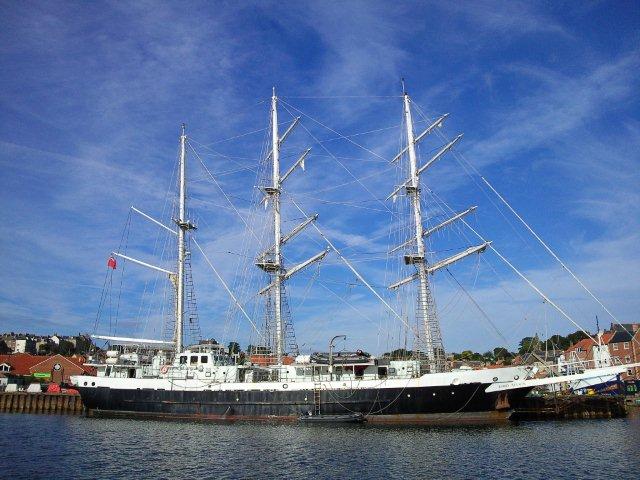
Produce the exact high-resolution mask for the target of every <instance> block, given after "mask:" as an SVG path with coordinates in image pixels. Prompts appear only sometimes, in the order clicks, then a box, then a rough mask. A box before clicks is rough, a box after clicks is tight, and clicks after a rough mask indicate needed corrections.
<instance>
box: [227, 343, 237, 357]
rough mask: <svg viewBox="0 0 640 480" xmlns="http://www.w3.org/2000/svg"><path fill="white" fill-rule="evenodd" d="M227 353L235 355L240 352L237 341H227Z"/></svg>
mask: <svg viewBox="0 0 640 480" xmlns="http://www.w3.org/2000/svg"><path fill="white" fill-rule="evenodd" d="M228 351H229V355H235V354H236V353H240V344H239V343H238V342H229V347H228Z"/></svg>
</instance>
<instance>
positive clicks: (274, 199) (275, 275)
mask: <svg viewBox="0 0 640 480" xmlns="http://www.w3.org/2000/svg"><path fill="white" fill-rule="evenodd" d="M299 121H300V117H297V118H295V119H294V121H293V123H292V124H291V125H290V126H289V127H288V128H287V130H286V131H285V132H284V134H282V136H280V134H279V131H278V97H277V96H276V90H275V87H274V89H273V94H272V97H271V150H270V153H269V156H270V158H271V163H272V176H271V185H269V186H265V187H262V191H263V192H264V194H265V198H264V202H265V203H266V204H268V203H269V202H270V203H271V210H272V215H273V218H272V221H273V232H274V236H273V245H272V246H271V247H270V248H268V249H267V250H265V251H264V252H262V253H261V254H260V255H259V256H258V259H257V261H256V265H257V266H258V267H259V268H260V269H262V270H264V271H265V272H267V273H269V274H270V276H271V283H270V284H269V285H267V286H266V287H264V288H263V289H262V290H260V292H259V293H260V294H267V295H271V296H272V298H273V316H274V323H275V335H274V336H275V360H276V362H277V364H278V365H282V363H283V359H284V356H285V333H286V332H285V328H286V325H285V323H284V319H283V300H284V296H285V291H284V282H285V281H286V280H287V279H288V278H290V277H291V276H293V275H294V274H295V273H297V272H299V271H300V270H302V269H304V268H306V267H307V266H309V265H311V264H312V263H315V262H317V261H319V260H321V259H322V258H324V256H325V255H326V254H327V251H326V250H324V251H322V252H320V253H318V254H316V255H314V256H313V257H311V258H309V259H308V260H305V261H304V262H302V263H300V264H298V265H296V266H295V267H292V268H290V269H288V270H287V269H285V268H284V264H283V259H282V246H283V245H284V244H285V243H286V242H288V241H289V240H291V239H292V238H293V237H295V236H296V235H297V234H298V233H300V232H301V231H302V230H303V229H304V228H305V227H306V226H307V225H309V224H310V223H311V222H313V221H315V220H316V219H317V218H318V215H317V214H315V215H312V216H310V217H309V218H307V219H305V220H304V221H303V222H302V223H301V224H300V225H298V226H296V227H295V228H294V229H293V230H292V231H291V232H289V233H288V234H286V235H284V236H283V235H282V219H281V204H282V202H281V193H282V185H283V183H284V181H285V180H286V179H287V178H288V177H289V175H291V174H292V173H293V171H294V170H295V169H296V168H298V167H300V168H302V169H303V170H304V162H305V159H306V158H307V156H308V155H309V152H310V151H311V149H307V150H305V151H304V152H303V153H302V155H301V156H300V157H299V158H298V160H296V162H295V163H294V164H293V165H292V166H291V167H290V168H289V169H288V170H287V171H286V172H285V173H284V174H281V173H280V147H281V145H282V143H283V142H284V140H285V139H286V138H287V137H288V136H289V134H290V133H291V132H292V131H293V129H294V128H295V127H296V125H297V124H298V122H299ZM267 337H269V336H268V335H267Z"/></svg>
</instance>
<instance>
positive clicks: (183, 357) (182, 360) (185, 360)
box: [180, 355, 187, 365]
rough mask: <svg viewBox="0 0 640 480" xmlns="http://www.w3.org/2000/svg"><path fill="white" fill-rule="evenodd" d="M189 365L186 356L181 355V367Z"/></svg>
mask: <svg viewBox="0 0 640 480" xmlns="http://www.w3.org/2000/svg"><path fill="white" fill-rule="evenodd" d="M186 363H187V356H186V355H180V365H184V364H186Z"/></svg>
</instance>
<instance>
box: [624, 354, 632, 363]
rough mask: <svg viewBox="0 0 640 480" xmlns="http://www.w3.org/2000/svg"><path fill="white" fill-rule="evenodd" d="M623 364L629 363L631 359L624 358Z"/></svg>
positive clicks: (628, 357)
mask: <svg viewBox="0 0 640 480" xmlns="http://www.w3.org/2000/svg"><path fill="white" fill-rule="evenodd" d="M624 363H631V357H630V356H629V355H627V356H626V357H624Z"/></svg>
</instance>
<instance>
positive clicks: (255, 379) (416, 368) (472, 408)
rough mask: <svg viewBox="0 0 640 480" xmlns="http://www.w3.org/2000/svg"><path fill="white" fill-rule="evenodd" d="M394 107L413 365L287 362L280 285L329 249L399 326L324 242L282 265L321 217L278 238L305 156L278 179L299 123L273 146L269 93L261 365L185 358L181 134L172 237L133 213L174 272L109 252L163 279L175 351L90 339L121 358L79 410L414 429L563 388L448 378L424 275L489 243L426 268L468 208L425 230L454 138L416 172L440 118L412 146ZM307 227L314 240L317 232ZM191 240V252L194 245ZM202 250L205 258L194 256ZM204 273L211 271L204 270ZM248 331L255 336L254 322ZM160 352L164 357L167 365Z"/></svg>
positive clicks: (524, 378)
mask: <svg viewBox="0 0 640 480" xmlns="http://www.w3.org/2000/svg"><path fill="white" fill-rule="evenodd" d="M403 104H404V121H405V126H406V140H407V145H406V147H405V148H403V149H402V150H401V151H400V152H399V153H398V155H396V156H395V157H394V158H393V159H392V161H391V162H392V163H395V162H397V161H399V160H401V159H405V160H406V165H407V166H408V168H407V172H406V173H407V175H408V177H407V178H406V180H405V181H404V182H403V183H402V184H401V185H399V186H397V187H396V188H395V190H394V191H393V192H392V193H391V194H390V195H389V197H388V199H393V201H396V198H397V197H398V196H399V195H406V196H407V197H408V201H409V203H410V207H411V214H412V215H411V220H410V223H411V232H412V235H411V236H410V238H409V239H407V240H406V241H404V243H402V244H400V245H398V246H396V247H394V248H393V249H392V250H391V251H390V253H394V252H397V251H401V250H402V251H403V252H404V254H403V257H402V258H403V263H404V264H405V265H406V266H407V267H409V268H411V269H412V270H413V271H412V272H411V274H410V275H409V276H408V277H406V278H403V279H401V280H398V281H397V282H395V283H393V284H392V285H389V289H391V290H395V289H398V288H400V287H402V286H403V285H405V284H408V283H410V282H414V281H416V282H417V299H416V309H415V320H414V322H412V323H411V324H409V323H406V324H405V326H406V327H407V328H410V329H411V330H412V331H413V334H414V338H415V340H414V348H413V355H412V356H411V358H402V359H388V358H381V359H377V358H375V357H372V356H370V355H368V354H365V353H364V352H361V351H358V352H354V353H352V354H344V353H341V354H339V355H333V352H332V342H330V347H329V350H330V352H329V354H328V355H326V354H314V355H310V356H308V355H307V356H305V355H298V356H296V357H295V358H292V357H291V356H289V355H288V354H292V353H293V354H294V355H297V353H298V352H291V351H289V352H287V351H286V349H287V346H286V341H285V336H286V331H287V321H288V319H287V318H285V315H284V312H283V304H284V303H285V296H286V289H285V284H286V282H287V280H288V279H289V278H291V277H292V276H293V275H295V274H296V273H298V272H300V271H301V270H303V269H304V268H306V267H308V266H309V265H312V264H313V263H315V262H318V261H320V260H322V259H323V258H324V257H325V256H326V255H327V254H328V252H329V251H330V250H334V251H335V252H336V254H337V255H338V256H339V257H340V258H341V260H343V261H345V263H347V266H349V268H350V269H351V270H352V271H353V272H354V273H355V274H356V276H357V277H358V278H359V279H362V280H363V283H364V284H365V285H367V286H368V287H369V288H370V289H371V291H372V293H373V294H374V295H375V296H376V297H378V299H380V300H381V301H382V303H383V304H384V305H385V307H386V308H388V309H389V310H391V312H392V313H393V314H394V315H395V316H396V317H397V318H399V319H401V317H400V316H399V315H398V314H397V313H396V312H395V311H394V310H393V309H392V307H390V305H389V304H388V303H387V302H385V301H384V300H383V299H382V297H380V295H379V294H378V293H377V292H375V291H374V289H372V288H371V287H370V285H369V284H368V283H367V282H366V281H364V279H363V278H362V276H361V275H360V274H359V273H358V272H357V270H355V268H353V266H351V265H350V264H349V263H348V262H347V261H346V259H345V258H344V257H343V256H342V255H341V254H340V252H339V251H338V250H337V249H336V248H335V246H334V245H333V244H332V243H331V242H330V240H328V239H327V238H326V236H324V235H322V236H323V238H324V239H325V240H326V241H327V243H328V245H329V248H327V249H325V250H322V251H321V252H319V253H317V254H315V255H313V256H312V257H310V258H308V259H307V260H305V261H303V262H301V263H299V264H298V265H295V266H293V267H289V268H286V266H285V265H284V262H283V255H282V248H283V246H284V245H285V244H286V243H287V242H288V241H290V240H291V239H293V238H294V237H295V236H296V235H297V234H299V233H300V232H301V231H302V230H303V229H304V228H306V227H307V226H309V225H311V224H313V223H314V222H315V220H316V219H317V218H318V215H317V214H314V215H310V216H306V218H305V219H304V220H303V221H302V223H300V224H299V225H297V226H296V227H295V228H294V229H293V230H291V231H290V232H288V233H286V234H284V235H283V233H282V221H281V208H282V197H281V194H282V191H283V190H282V186H283V184H284V182H285V181H286V180H287V178H288V177H289V176H290V175H291V174H292V173H293V172H294V171H295V170H296V169H298V167H300V168H302V169H304V162H305V159H306V158H307V156H308V155H309V152H310V149H307V150H305V151H304V152H303V153H302V154H301V155H300V156H299V158H298V159H297V160H296V161H295V162H294V163H293V164H292V165H291V166H290V167H289V169H288V170H286V171H285V173H284V174H282V173H281V164H280V149H281V145H282V144H283V142H284V141H285V140H286V139H287V137H288V136H289V135H290V134H291V132H292V131H293V130H294V128H295V127H296V125H297V124H298V123H299V120H300V117H298V118H296V119H295V120H294V121H293V123H292V124H291V125H290V126H289V127H288V128H287V130H286V131H285V132H284V134H282V136H280V134H279V131H278V98H277V96H276V94H275V89H274V92H273V95H272V98H271V115H270V117H271V148H270V150H269V154H268V159H270V163H271V176H270V182H269V183H268V185H263V186H262V187H261V190H262V192H263V193H264V198H263V201H264V202H265V206H266V207H268V206H269V205H270V208H271V214H272V220H273V243H272V244H271V245H270V246H269V247H267V248H266V249H265V250H264V251H262V252H261V253H260V254H259V255H258V257H257V259H256V262H255V263H256V266H257V267H258V268H260V269H261V270H262V271H264V272H265V273H266V274H267V275H268V283H267V285H266V286H265V287H264V288H262V289H261V290H260V292H259V293H260V294H261V295H262V296H263V298H264V300H265V304H266V309H265V315H266V317H267V318H268V319H269V318H272V319H273V321H272V322H271V321H265V331H264V332H263V334H262V335H261V337H262V339H263V340H262V341H263V343H264V344H263V345H261V346H260V347H261V350H260V351H261V352H262V353H264V354H265V357H266V361H264V362H260V363H258V364H255V363H253V362H245V363H242V364H240V363H238V362H236V359H235V358H233V356H232V355H231V353H232V352H225V349H224V347H222V346H220V345H207V344H199V345H193V346H191V347H188V348H184V341H183V339H184V332H183V326H184V321H185V287H186V285H185V263H186V257H187V256H188V255H189V253H188V252H187V251H186V245H187V241H186V236H187V235H188V234H189V232H190V231H191V230H193V229H195V228H196V227H195V226H194V224H193V223H192V222H190V221H189V220H188V219H187V213H186V199H187V191H186V145H187V137H186V133H185V127H184V125H183V127H182V131H181V135H180V161H179V178H178V182H179V189H178V190H179V192H178V194H179V201H178V214H177V218H176V219H175V223H176V225H177V227H178V228H177V230H175V229H174V228H170V227H168V226H166V225H164V224H162V223H161V222H159V221H157V220H155V219H153V218H152V217H150V216H148V215H146V214H144V213H142V212H140V211H139V210H137V209H135V210H136V211H137V212H138V213H140V214H142V215H143V216H144V217H146V218H147V219H148V220H151V221H152V222H154V223H156V224H157V225H159V226H160V227H162V228H164V229H166V230H169V231H170V232H171V233H172V234H174V235H176V236H177V259H178V261H177V269H176V271H175V272H173V271H169V270H166V269H163V268H161V267H157V266H154V265H150V264H148V263H146V262H142V261H140V260H136V259H134V258H131V257H128V256H126V255H123V254H120V253H114V255H116V256H120V257H122V258H124V259H127V260H130V261H132V262H134V263H137V264H139V265H142V266H145V267H148V268H152V269H154V270H157V271H160V272H163V273H165V274H168V276H169V279H170V281H171V283H172V284H173V285H174V287H175V293H176V296H175V326H174V331H173V341H172V342H170V343H168V342H161V341H157V340H141V339H137V340H136V339H128V338H122V337H104V336H102V337H99V336H96V337H97V338H102V339H105V340H108V341H109V342H111V344H112V345H119V348H118V349H115V350H110V351H108V352H107V358H106V361H105V362H104V363H99V364H95V366H96V367H97V369H98V376H97V377H88V376H78V377H74V379H73V381H74V383H75V385H76V386H77V387H78V388H79V389H80V392H81V395H82V396H83V400H84V401H85V404H86V405H87V406H88V407H89V408H90V409H93V410H102V411H112V412H122V411H127V412H137V413H143V414H153V415H156V414H162V415H164V414H167V415H187V416H192V415H196V416H207V417H211V418H218V417H221V418H230V417H234V418H235V417H238V418H270V417H282V418H295V417H297V416H299V415H304V414H315V415H318V414H321V413H326V414H345V413H357V414H360V415H366V416H369V417H371V418H375V419H377V420H378V421H403V420H408V421H412V422H415V421H422V420H425V419H426V418H427V417H428V416H430V415H433V414H441V413H447V414H456V415H457V414H460V413H469V414H471V413H473V414H478V413H483V414H484V413H490V414H491V413H492V412H493V413H495V412H505V411H507V410H508V409H509V408H511V406H512V405H513V403H514V402H517V400H518V399H519V398H522V397H523V396H524V395H526V394H527V393H528V392H529V391H530V390H531V389H532V388H533V387H534V386H536V385H543V384H548V383H560V382H564V381H567V378H565V379H560V380H558V379H553V378H552V379H534V378H533V377H534V376H535V375H536V373H537V368H532V367H530V366H521V367H509V368H500V369H491V370H478V371H446V369H445V352H444V347H443V342H442V335H441V331H440V325H439V321H438V318H437V314H436V308H435V302H434V299H433V296H432V291H431V285H430V281H429V276H430V275H431V274H433V273H435V272H436V271H438V270H440V269H442V268H446V267H447V266H449V265H451V264H453V263H455V262H457V261H459V260H461V259H463V258H465V257H467V256H469V255H472V254H475V253H481V252H483V251H484V250H485V249H486V248H487V247H488V246H489V244H490V242H484V243H482V244H480V245H477V246H472V247H469V248H467V249H466V250H464V251H462V252H459V253H457V254H455V255H452V256H451V257H449V258H446V259H444V260H440V261H437V262H435V263H433V264H429V262H428V261H427V249H426V242H425V239H427V238H428V237H429V236H430V235H431V234H433V233H434V232H436V231H439V230H440V229H442V228H445V227H446V226H448V225H450V224H452V223H453V222H455V221H458V220H462V221H464V220H463V217H464V216H466V215H467V214H469V213H471V212H472V211H473V210H474V209H475V207H471V208H468V209H467V210H465V211H463V212H459V213H456V214H454V215H453V216H452V217H450V218H448V219H446V220H445V221H443V222H441V223H440V224H438V225H436V226H434V227H431V228H425V226H424V224H423V222H424V220H423V214H422V202H421V174H422V173H424V172H425V170H426V169H427V168H429V167H430V166H431V165H433V163H434V162H436V161H437V160H438V159H440V158H441V157H442V156H443V155H444V154H445V153H447V152H448V151H449V150H451V148H452V147H453V146H454V145H455V144H456V143H457V142H458V141H459V140H460V138H461V135H459V136H458V137H456V138H455V139H454V140H452V141H450V142H448V143H447V144H445V145H444V146H443V147H441V148H440V149H439V150H438V152H437V153H436V154H435V155H434V156H433V157H431V158H430V160H428V161H427V162H426V163H425V164H423V165H421V166H420V165H419V164H418V155H417V152H416V146H417V144H418V143H419V142H420V141H422V140H423V139H424V138H426V137H427V136H428V135H430V134H431V133H432V132H434V131H435V130H436V129H437V128H438V127H440V126H441V125H442V122H443V121H444V119H445V118H446V117H447V115H443V116H441V117H440V118H438V119H437V120H436V121H435V122H433V123H432V124H430V125H429V126H428V127H427V128H426V129H425V130H424V131H423V132H421V133H420V134H419V135H417V136H416V135H415V134H414V130H413V126H414V124H413V119H412V112H411V100H410V98H409V95H408V94H407V93H406V91H405V92H403ZM314 227H315V228H316V229H317V230H318V231H319V232H320V230H319V228H318V227H317V225H314ZM192 240H193V242H194V243H195V244H196V246H197V247H198V248H199V249H200V247H199V245H198V244H197V242H195V239H192ZM200 250H201V252H202V249H200ZM203 254H204V252H203ZM207 262H208V263H209V265H210V266H212V265H211V263H210V262H209V261H208V259H207ZM212 268H213V267H212ZM214 271H215V270H214ZM216 275H218V274H217V273H216ZM218 278H219V279H220V281H221V282H222V284H223V286H224V287H225V290H226V291H227V293H229V295H230V296H231V298H232V300H233V302H234V303H235V305H236V306H238V307H239V308H240V310H241V311H242V313H243V314H244V315H245V317H246V318H247V319H248V320H249V321H251V319H250V318H249V316H248V315H247V314H246V312H245V311H244V309H243V308H242V305H241V304H240V302H239V301H238V300H237V298H236V297H235V296H234V294H233V293H232V292H231V290H230V289H229V288H228V286H227V285H226V283H225V282H224V281H223V280H222V278H221V277H220V276H219V275H218ZM401 320H402V319H401ZM403 321H404V320H403ZM251 323H252V325H253V326H255V324H254V322H251ZM327 336H329V335H327ZM334 338H335V337H334ZM127 346H133V347H134V350H135V349H139V348H140V347H144V348H146V350H147V351H148V352H150V353H149V355H148V356H147V357H145V356H144V355H138V353H130V352H125V350H126V349H127ZM169 347H172V348H171V350H172V351H173V354H172V353H171V351H170V349H169ZM249 353H250V354H251V353H252V352H249ZM250 359H251V356H250ZM285 359H287V361H285ZM565 367H566V365H565ZM596 367H598V366H596ZM616 368H617V370H616ZM620 368H621V367H620V366H618V367H613V366H606V367H604V368H600V372H599V373H600V374H602V372H604V370H606V372H605V373H606V374H609V375H611V374H615V372H617V371H618V370H619V369H620ZM607 369H608V370H607ZM614 370H615V372H614ZM621 371H622V370H621ZM585 375H586V377H585ZM589 375H592V374H591V373H587V372H585V371H584V369H582V370H581V371H578V372H577V373H575V374H573V377H572V378H590V377H589ZM581 376H582V377H581Z"/></svg>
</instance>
